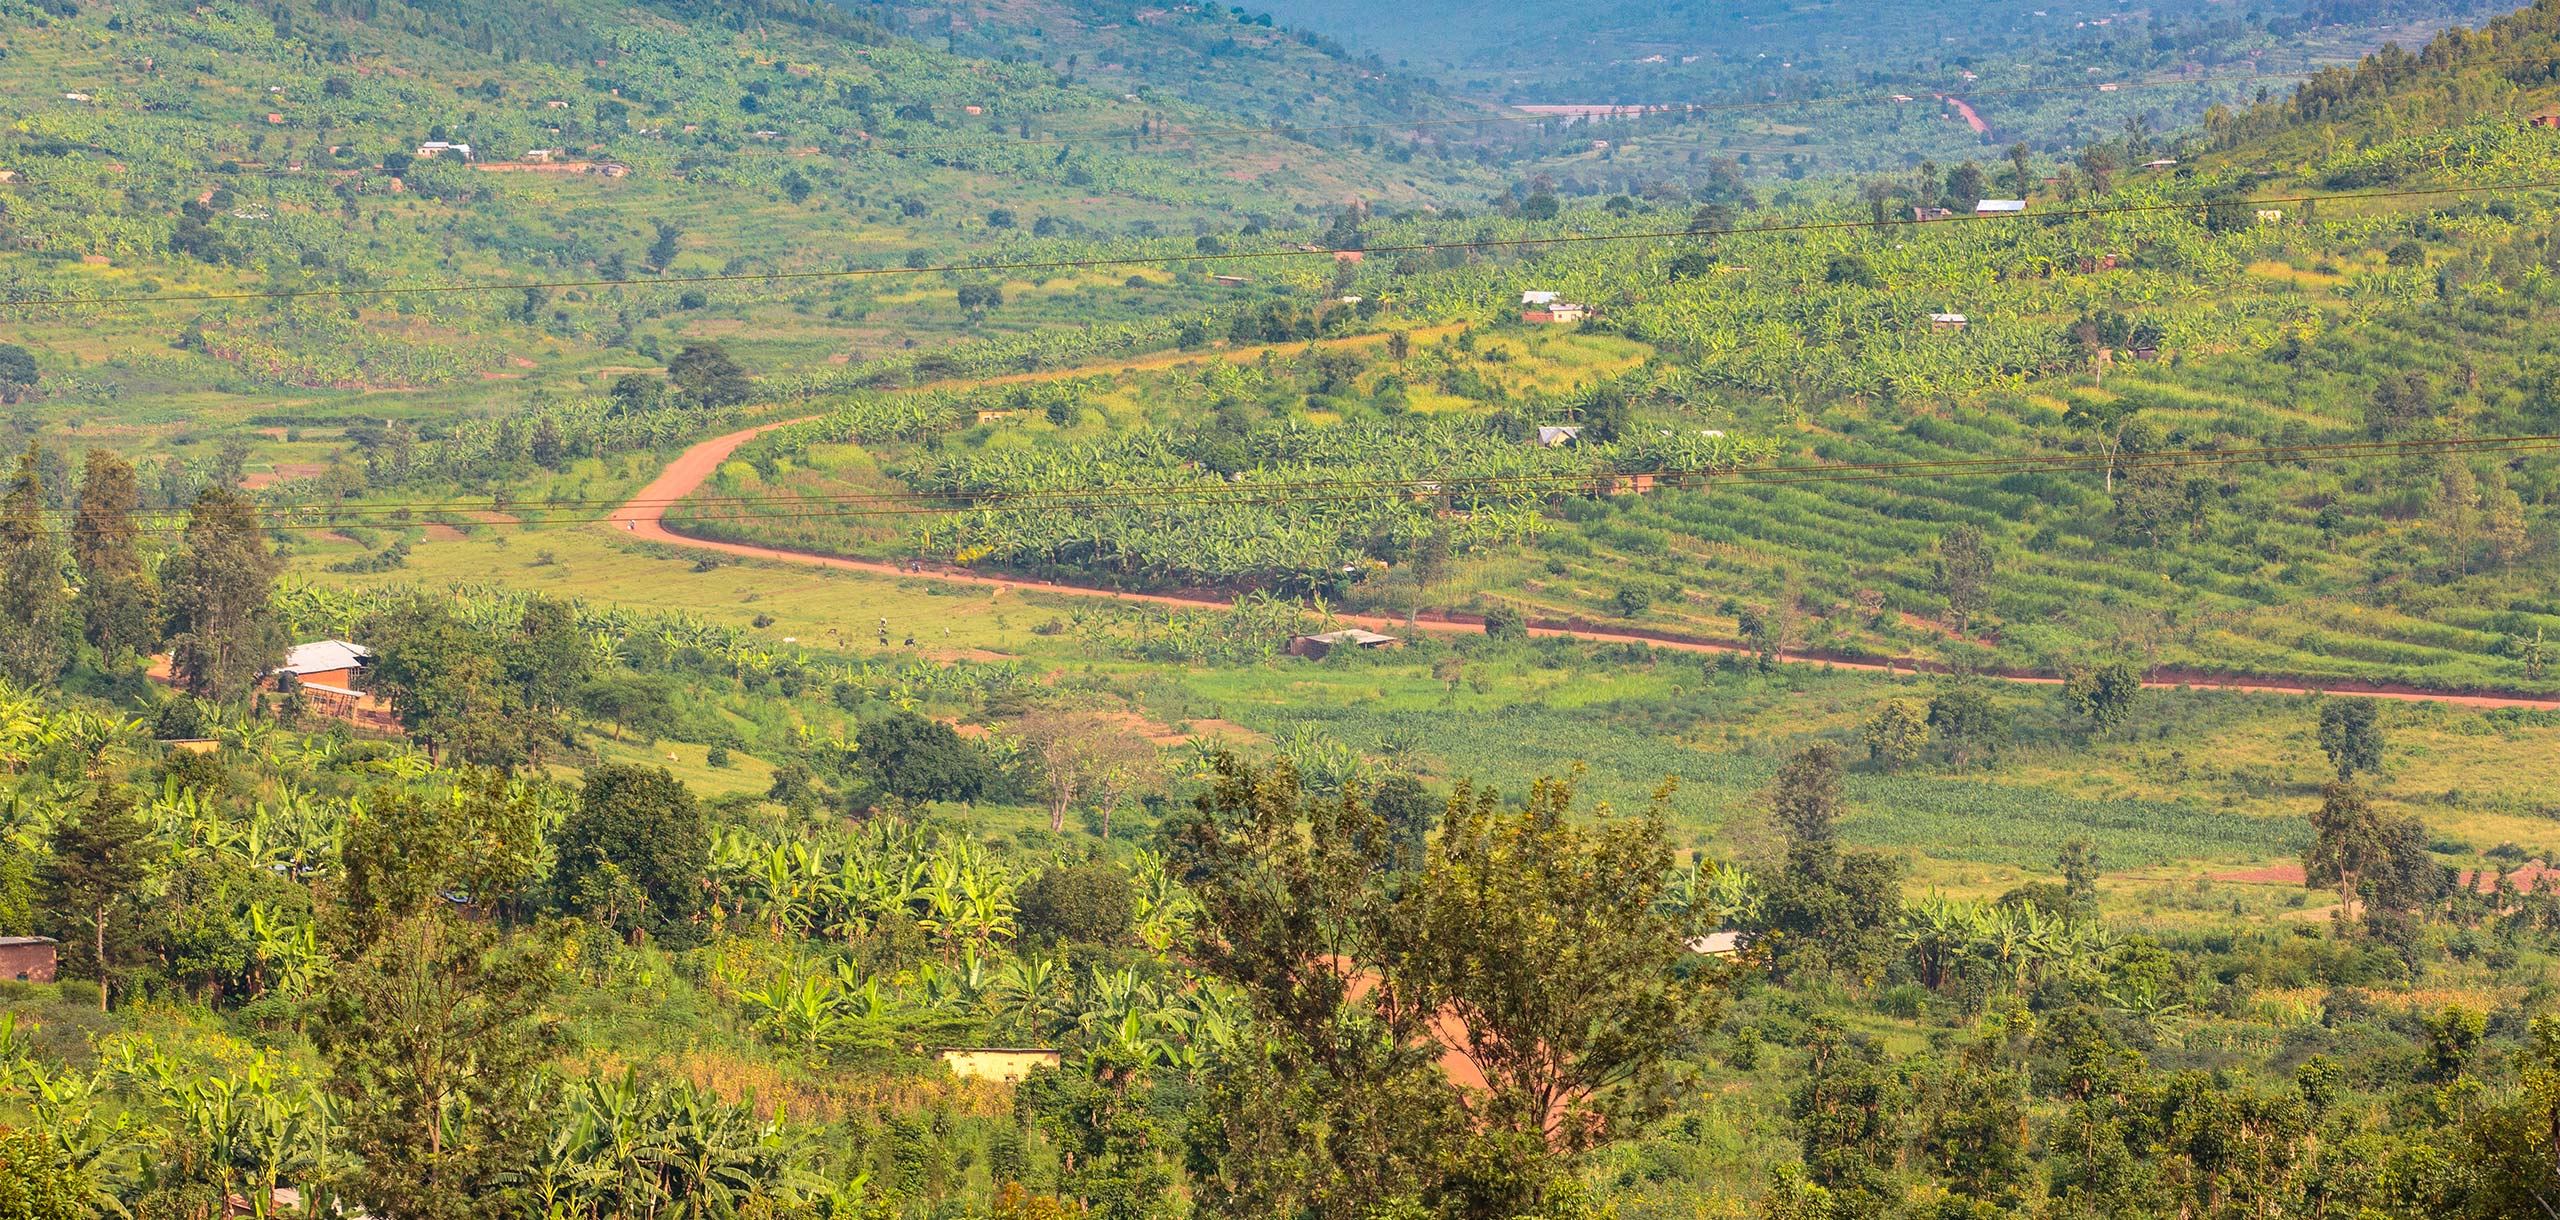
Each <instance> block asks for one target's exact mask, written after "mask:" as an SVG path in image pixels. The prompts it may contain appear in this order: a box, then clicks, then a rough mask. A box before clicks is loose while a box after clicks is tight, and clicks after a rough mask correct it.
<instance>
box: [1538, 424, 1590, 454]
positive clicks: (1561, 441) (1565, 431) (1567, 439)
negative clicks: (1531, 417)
mask: <svg viewBox="0 0 2560 1220" xmlns="http://www.w3.org/2000/svg"><path fill="white" fill-rule="evenodd" d="M1581 435H1582V425H1580V424H1565V425H1563V426H1561V427H1547V428H1540V429H1538V447H1539V448H1541V449H1553V448H1556V447H1557V446H1559V445H1570V444H1572V443H1573V442H1574V438H1576V437H1579V436H1581Z"/></svg>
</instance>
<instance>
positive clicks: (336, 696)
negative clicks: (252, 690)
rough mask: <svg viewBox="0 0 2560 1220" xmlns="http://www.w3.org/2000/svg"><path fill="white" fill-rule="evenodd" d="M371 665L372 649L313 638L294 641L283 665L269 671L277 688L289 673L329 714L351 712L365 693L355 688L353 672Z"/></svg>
mask: <svg viewBox="0 0 2560 1220" xmlns="http://www.w3.org/2000/svg"><path fill="white" fill-rule="evenodd" d="M371 664H373V650H372V649H370V648H367V647H365V646H364V645H362V644H350V643H348V642H346V641H345V640H314V641H312V642H311V643H308V644H296V645H294V646H293V647H292V648H291V649H289V650H287V651H286V653H285V654H284V664H282V665H279V666H277V667H276V668H274V669H272V670H269V671H268V675H267V676H268V677H269V678H271V679H272V680H273V681H274V683H275V685H276V688H277V689H278V690H282V689H284V687H285V677H286V675H288V674H290V675H292V678H293V685H294V686H295V687H296V688H298V689H300V690H301V691H303V692H304V693H305V694H306V695H307V696H308V697H309V698H310V699H311V701H312V703H313V704H314V705H316V706H317V707H318V708H319V710H321V711H323V712H325V713H327V714H329V715H332V716H345V715H350V714H352V713H353V712H354V711H355V710H356V705H357V704H358V703H360V702H362V701H363V699H364V694H363V692H361V691H358V690H357V689H356V688H355V679H356V675H357V674H360V673H362V672H364V669H365V667H366V666H368V665H371Z"/></svg>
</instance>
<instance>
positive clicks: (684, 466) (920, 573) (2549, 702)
mask: <svg viewBox="0 0 2560 1220" xmlns="http://www.w3.org/2000/svg"><path fill="white" fill-rule="evenodd" d="M810 418H815V417H814V416H805V417H802V419H787V420H783V421H780V422H778V423H770V424H760V425H758V426H756V427H753V428H749V429H746V430H745V431H742V432H732V433H730V434H728V435H726V436H719V437H713V438H712V439H710V440H707V441H704V442H702V443H701V444H698V445H695V446H694V447H692V448H690V449H687V450H685V451H684V452H683V453H682V454H680V455H678V456H677V458H676V460H675V461H673V462H670V463H668V465H667V468H666V469H665V470H664V471H662V472H660V473H659V475H658V477H657V478H656V479H653V480H651V481H650V483H649V485H648V486H646V487H643V488H641V489H640V491H639V492H638V493H637V494H636V495H634V496H633V497H632V498H631V501H630V503H628V504H625V505H623V506H622V507H621V508H619V509H617V510H615V511H614V514H613V515H612V516H611V517H609V518H607V522H608V524H609V526H610V528H612V529H615V530H618V531H620V532H622V533H623V534H624V535H625V536H627V537H631V538H637V539H640V540H643V541H647V542H661V543H665V544H667V545H670V546H680V547H691V548H693V549H696V550H704V551H712V552H716V553H718V554H722V555H737V556H741V557H744V558H749V559H769V560H774V561H777V562H780V563H797V564H806V565H809V566H811V567H820V568H834V569H837V570H840V571H847V572H870V573H874V574H877V575H881V576H900V577H908V578H913V579H918V580H938V581H943V582H945V583H948V584H959V585H978V586H981V587H984V588H989V589H1013V590H1019V591H1023V592H1033V593H1055V594H1060V595H1063V596H1068V597H1091V598H1099V599H1105V600H1110V601H1123V602H1142V603H1147V604H1151V605H1160V606H1183V607H1189V608H1194V609H1198V608H1210V609H1222V608H1224V607H1225V605H1226V603H1225V602H1223V601H1219V600H1217V599H1215V598H1211V597H1205V596H1197V597H1185V596H1181V595H1178V594H1170V593H1124V592H1120V591H1118V590H1114V589H1093V588H1087V587H1085V586H1082V585H1067V584H1058V583H1055V582H1052V581H1043V580H1019V579H1015V578H1011V577H1004V576H982V575H980V574H978V573H975V572H968V571H955V570H951V569H945V568H930V567H928V568H907V567H902V566H900V565H898V564H894V563H886V562H882V561H879V560H870V559H847V558H845V557H843V556H840V555H820V554H813V553H810V552H807V551H793V550H786V549H784V548H781V547H769V546H756V545H753V544H750V543H744V542H723V541H717V540H714V539H709V538H692V537H687V536H686V535H683V534H679V533H676V532H675V531H673V530H670V529H668V528H667V524H666V512H667V508H668V507H669V506H670V505H673V504H674V503H676V502H677V501H680V500H682V499H684V498H685V497H686V496H688V495H691V494H692V493H693V491H694V489H696V488H698V487H700V486H702V484H703V483H704V482H705V481H707V480H709V479H710V477H711V474H712V472H713V471H716V470H718V469H719V468H720V463H722V462H725V461H727V460H729V455H731V454H733V453H736V452H737V451H738V449H739V447H740V446H743V445H745V444H746V443H747V442H748V441H751V440H754V439H755V438H756V437H758V436H761V435H763V434H764V433H767V432H770V431H772V430H774V429H776V428H782V427H787V426H789V425H791V424H796V423H801V422H803V420H805V419H810ZM1334 618H1335V620H1336V621H1337V622H1339V623H1341V624H1342V625H1344V626H1348V627H1366V628H1369V629H1370V630H1373V631H1397V630H1411V629H1413V628H1419V629H1421V630H1424V631H1437V632H1444V633H1463V632H1476V631H1482V630H1483V629H1484V626H1483V624H1482V623H1480V622H1475V621H1471V620H1467V619H1463V618H1436V617H1429V618H1424V619H1422V620H1421V621H1419V622H1417V623H1415V624H1413V626H1412V628H1409V627H1407V626H1406V624H1405V622H1404V620H1402V619H1398V618H1391V617H1387V616H1382V615H1365V614H1337V615H1335V616H1334ZM1529 634H1531V635H1539V636H1571V637H1573V638H1575V639H1581V640H1590V641H1594V642H1597V643H1619V644H1645V645H1649V646H1651V647H1654V648H1662V649H1668V650H1670V651H1673V652H1694V653H1735V652H1745V651H1748V650H1747V649H1745V648H1744V647H1743V646H1741V645H1739V644H1735V643H1731V642H1727V641H1717V640H1701V639H1695V638H1689V637H1682V636H1676V635H1671V634H1668V633H1664V632H1652V631H1644V630H1640V629H1638V630H1626V629H1616V628H1607V627H1594V626H1588V625H1584V624H1580V623H1572V622H1567V623H1559V622H1555V621H1552V620H1548V621H1544V622H1538V623H1533V624H1532V625H1531V627H1530V628H1529ZM1788 663H1790V664H1800V665H1829V666H1831V667H1833V668H1835V669H1854V670H1864V671H1868V672H1873V673H1916V672H1919V671H1920V668H1921V667H1920V666H1918V665H1917V664H1915V663H1913V662H1908V661H1905V662H1887V661H1869V660H1855V659H1851V658H1846V657H1823V656H1801V655H1800V656H1797V657H1794V658H1791V659H1790V660H1789V662H1788ZM1991 676H1994V677H1998V678H2000V679H2002V680H2004V681H2009V682H2019V683H2026V684H2030V685H2044V686H2053V685H2060V684H2061V682H2062V679H2060V678H2056V677H2052V676H2049V675H2044V674H2026V673H2001V674H1994V675H1991ZM2143 685H2144V686H2145V687H2147V688H2150V689H2154V690H2170V689H2175V688H2177V687H2182V686H2183V687H2189V688H2193V689H2198V690H2227V691H2247V692H2256V693H2260V694H2278V695H2312V694H2323V693H2326V694H2356V695H2367V696H2371V697H2373V698H2376V699H2396V700H2402V701H2406V702H2413V703H2447V704H2454V705H2457V706H2461V707H2484V708H2485V707H2516V708H2543V709H2560V699H2539V698H2530V697H2524V696H2517V695H2501V694H2491V693H2485V692H2462V693H2439V692H2435V691H2425V690H2417V689H2414V688H2405V687H2387V686H2377V685H2374V684H2371V683H2358V682H2348V681H2340V682H2331V683H2310V682H2295V681H2287V680H2284V679H2279V678H2226V677H2217V676H2213V675H2207V674H2177V675H2173V676H2166V677H2160V678H2158V679H2157V680H2154V681H2149V682H2145V683H2143Z"/></svg>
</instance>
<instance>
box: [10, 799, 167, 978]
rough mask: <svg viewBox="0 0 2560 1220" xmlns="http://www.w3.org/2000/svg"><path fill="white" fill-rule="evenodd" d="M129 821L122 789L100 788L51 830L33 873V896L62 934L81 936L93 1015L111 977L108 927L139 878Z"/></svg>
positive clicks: (134, 829) (135, 827) (137, 837)
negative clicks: (94, 998)
mask: <svg viewBox="0 0 2560 1220" xmlns="http://www.w3.org/2000/svg"><path fill="white" fill-rule="evenodd" d="M147 833H148V832H147V831H146V829H145V828H144V827H143V825H142V823H141V821H140V820H139V819H137V818H135V817H134V816H133V797H132V796H131V795H130V794H128V793H126V792H125V791H124V790H123V789H120V788H117V787H114V786H112V785H101V786H100V787H99V788H98V790H97V792H96V793H95V794H94V795H92V796H91V797H90V799H89V803H88V804H87V805H86V806H85V807H83V808H82V809H81V810H80V811H79V812H77V813H75V814H73V815H71V816H70V817H66V818H64V819H62V820H61V821H60V822H57V823H55V824H54V828H53V835H52V840H51V842H50V844H49V845H48V846H49V847H50V848H51V850H50V851H49V852H48V853H47V854H46V856H45V859H44V861H43V863H42V864H41V865H40V866H39V867H38V871H37V873H36V885H37V889H38V891H39V892H40V893H41V894H42V895H43V896H44V902H45V905H46V907H47V908H49V909H50V910H51V911H52V913H53V917H54V919H55V921H56V926H58V927H63V928H66V929H68V928H72V927H77V928H79V929H80V931H82V932H85V933H87V936H86V937H85V938H83V939H85V940H86V941H87V943H86V944H79V940H78V939H75V940H74V942H73V943H74V944H78V945H79V950H81V951H85V952H86V953H87V955H88V963H87V964H88V967H89V968H90V969H91V970H93V971H95V972H96V974H97V979H98V1011H100V1012H105V1011H106V1010H107V999H108V984H109V981H110V978H111V976H112V975H113V974H114V965H113V959H112V958H110V957H109V956H108V954H107V932H108V925H109V923H110V922H111V921H112V918H113V917H114V916H115V915H116V913H117V912H119V911H123V910H128V909H129V907H130V904H131V903H132V902H133V901H134V900H135V898H136V897H137V894H138V891H139V888H140V886H141V885H142V881H143V878H144V876H145V875H146V873H145V869H144V867H143V859H144V857H143V848H144V843H143V839H144V836H145V835H146V834H147Z"/></svg>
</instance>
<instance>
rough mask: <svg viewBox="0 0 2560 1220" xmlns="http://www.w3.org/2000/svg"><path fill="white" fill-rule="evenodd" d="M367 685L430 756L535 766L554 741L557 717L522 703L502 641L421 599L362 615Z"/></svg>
mask: <svg viewBox="0 0 2560 1220" xmlns="http://www.w3.org/2000/svg"><path fill="white" fill-rule="evenodd" d="M362 634H363V636H364V638H365V640H366V642H367V644H368V645H369V646H370V647H371V648H372V649H373V664H372V665H371V666H369V667H367V670H366V681H367V682H368V683H369V684H370V685H371V686H372V688H373V689H374V690H375V691H376V692H378V693H380V694H381V695H382V696H383V697H384V698H385V699H387V700H388V701H389V702H390V704H391V708H392V711H393V712H394V713H395V714H397V715H398V716H399V717H400V723H401V725H402V727H404V728H406V729H408V730H409V734H410V736H411V737H413V738H415V739H416V740H417V741H418V742H420V743H421V744H423V745H424V746H426V748H427V750H428V752H429V753H430V755H431V756H434V757H437V758H440V759H453V760H458V761H461V762H465V763H471V764H474V765H478V766H488V767H506V768H513V767H518V766H524V765H529V764H535V763H539V762H540V761H541V759H542V755H543V753H544V749H545V747H546V746H547V745H548V744H549V743H551V742H554V741H557V740H558V739H559V736H560V731H561V720H560V717H559V716H558V714H557V713H552V712H546V711H542V710H539V709H536V708H533V707H531V706H529V705H528V703H527V700H526V698H525V695H524V690H525V688H524V687H523V686H521V685H519V684H518V683H517V682H516V681H514V679H513V675H512V674H511V672H510V667H509V665H508V663H507V658H506V656H505V655H503V653H504V651H505V650H506V649H507V648H508V647H509V645H510V644H512V643H514V641H511V640H509V639H507V638H506V637H493V636H491V635H489V634H487V633H485V632H482V631H480V630H477V629H475V628H473V627H471V626H470V625H468V624H466V623H464V622H462V621H461V620H460V619H457V618H455V617H454V616H453V614H452V612H451V611H449V610H447V609H445V608H444V606H443V605H441V604H439V603H437V602H433V601H430V600H427V599H425V598H420V599H417V600H414V601H410V602H406V603H403V604H401V605H398V606H394V607H392V608H390V609H388V610H385V611H382V612H380V613H377V614H373V615H369V616H367V617H366V619H365V621H364V623H363V630H362Z"/></svg>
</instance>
